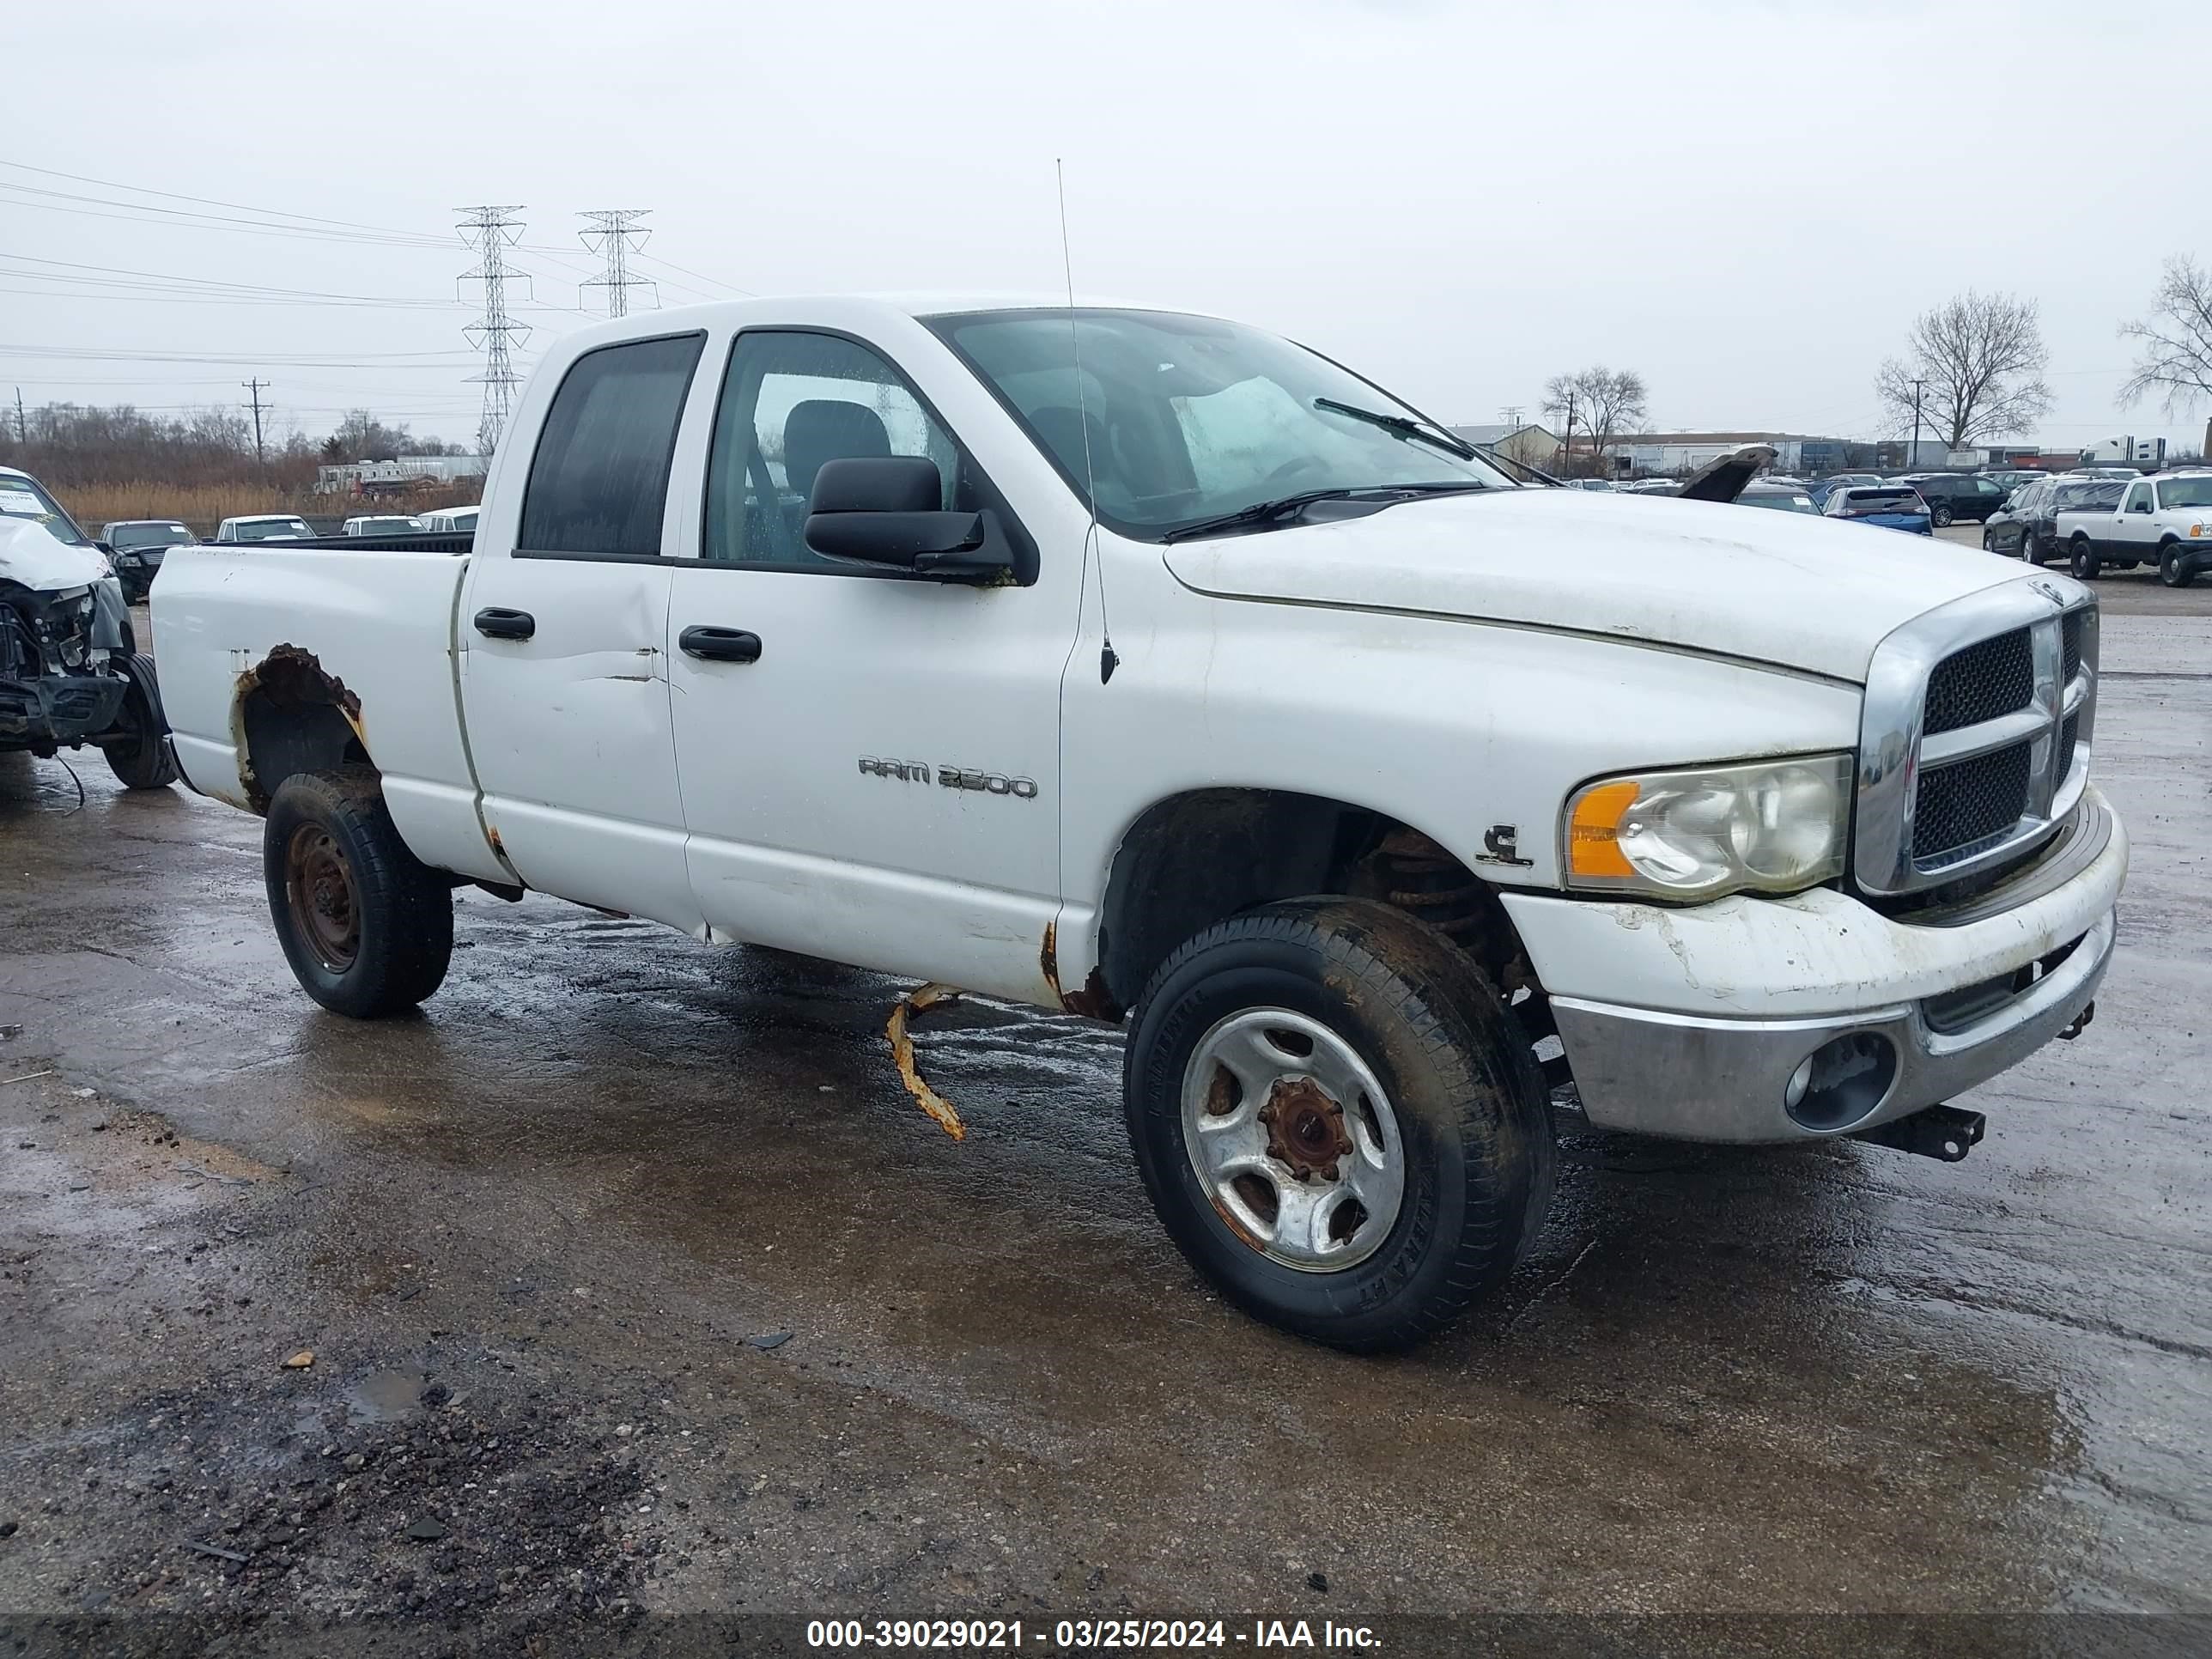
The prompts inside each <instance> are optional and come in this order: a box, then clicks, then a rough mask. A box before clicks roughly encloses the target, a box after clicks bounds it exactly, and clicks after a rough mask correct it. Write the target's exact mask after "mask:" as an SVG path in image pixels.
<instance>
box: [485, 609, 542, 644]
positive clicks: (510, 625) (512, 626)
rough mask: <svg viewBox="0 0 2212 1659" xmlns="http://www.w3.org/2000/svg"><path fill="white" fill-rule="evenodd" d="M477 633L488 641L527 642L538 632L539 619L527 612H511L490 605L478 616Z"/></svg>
mask: <svg viewBox="0 0 2212 1659" xmlns="http://www.w3.org/2000/svg"><path fill="white" fill-rule="evenodd" d="M476 623H477V633H479V634H481V635H483V636H484V637H485V638H486V639H488V640H526V639H528V638H529V637H530V636H531V635H533V634H535V633H536V632H537V631H538V618H537V617H533V616H532V615H531V614H530V613H529V612H528V611H509V610H507V609H506V608H505V607H503V606H501V605H486V606H485V607H484V608H483V610H481V611H477V615H476Z"/></svg>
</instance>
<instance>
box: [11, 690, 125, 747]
mask: <svg viewBox="0 0 2212 1659" xmlns="http://www.w3.org/2000/svg"><path fill="white" fill-rule="evenodd" d="M128 689H129V683H128V682H127V681H125V679H123V678H121V677H120V676H119V675H114V674H56V675H46V676H43V677H41V678H38V679H34V680H10V679H0V741H4V742H6V743H8V744H9V745H10V746H11V747H17V748H21V747H24V746H33V747H39V748H45V747H46V746H48V745H52V746H55V747H59V748H67V747H70V746H73V745H75V744H81V743H82V742H84V741H85V740H86V739H87V738H91V737H93V736H94V735H95V734H97V733H99V732H105V731H106V730H107V729H108V728H109V727H111V726H113V725H114V724H115V717H116V714H118V712H119V711H120V710H121V708H122V707H123V694H124V693H125V690H128Z"/></svg>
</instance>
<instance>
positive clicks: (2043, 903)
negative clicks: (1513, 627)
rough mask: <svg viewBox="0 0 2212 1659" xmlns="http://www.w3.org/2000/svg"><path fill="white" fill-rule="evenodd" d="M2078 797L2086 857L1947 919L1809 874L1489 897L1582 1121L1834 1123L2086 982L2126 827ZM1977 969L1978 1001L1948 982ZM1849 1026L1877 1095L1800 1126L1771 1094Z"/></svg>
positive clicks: (2099, 975) (2015, 1027) (1922, 1099)
mask: <svg viewBox="0 0 2212 1659" xmlns="http://www.w3.org/2000/svg"><path fill="white" fill-rule="evenodd" d="M2085 810H2087V811H2091V812H2094V813H2099V814H2102V815H2103V816H2104V819H2105V823H2104V825H2103V826H2101V827H2102V828H2103V829H2106V831H2107V833H2106V835H2105V836H2104V839H2103V840H2102V842H2101V843H2100V850H2099V851H2097V852H2096V854H2095V855H2094V857H2093V859H2092V860H2090V861H2088V862H2087V864H2086V866H2083V867H2081V868H2080V869H2078V870H2077V871H2075V872H2074V873H2072V874H2071V875H2070V876H2069V878H2067V879H2066V880H2065V881H2064V882H2063V884H2060V885H2058V886H2057V887H2055V888H2052V889H2051V890H2046V891H2041V892H2038V893H2036V894H2035V896H2033V897H2030V898H2027V899H2026V900H2024V902H2021V903H2019V904H2017V905H2015V906H2014V907H2013V908H2007V909H2001V910H1996V911H1994V912H1993V913H1992V912H1990V911H1988V910H1986V909H1985V908H1984V909H1982V910H1978V912H1977V913H1976V914H1975V915H1972V918H1971V919H1969V920H1965V921H1957V922H1955V923H1954V924H1952V925H1935V926H1930V925H1927V924H1925V923H1922V924H1913V923H1907V922H1904V921H1897V920H1894V919H1893V918H1890V917H1888V916H1885V915H1882V914H1881V913H1880V912H1878V911H1875V910H1874V909H1873V908H1869V906H1867V905H1865V904H1863V903H1861V902H1859V901H1857V900H1856V899H1853V898H1850V897H1849V896H1846V895H1844V894H1842V893H1838V892H1833V891H1830V890H1825V889H1824V890H1818V891H1816V892H1813V893H1804V894H1799V895H1797V896H1796V897H1794V898H1790V899H1782V900H1761V899H1751V898H1741V897H1739V898H1735V899H1723V900H1721V901H1719V902H1717V903H1713V904H1708V905H1703V906H1699V907H1696V908H1687V909H1676V910H1669V909H1665V908H1661V907H1658V906H1656V905H1610V904H1600V903H1592V902H1587V901H1577V900H1571V899H1563V898H1555V897H1540V896H1534V895H1526V896H1523V895H1509V896H1506V898H1505V903H1506V908H1507V909H1508V910H1509V912H1510V914H1511V915H1512V916H1513V919H1514V922H1515V925H1516V927H1519V928H1520V930H1521V935H1522V941H1523V943H1524V944H1525V945H1527V946H1528V953H1529V957H1530V961H1531V963H1532V964H1533V965H1534V967H1535V969H1536V973H1537V977H1538V978H1539V979H1540V980H1541V981H1542V982H1543V984H1544V986H1545V987H1546V989H1547V990H1548V991H1550V992H1551V993H1552V1006H1553V1012H1554V1013H1555V1014H1556V1016H1557V1018H1558V1021H1559V1039H1560V1042H1562V1044H1563V1045H1564V1046H1565V1049H1566V1055H1567V1060H1568V1062H1569V1064H1570V1066H1571V1067H1572V1069H1573V1072H1574V1076H1575V1082H1576V1085H1577V1089H1578V1091H1579V1092H1580V1093H1581V1096H1582V1102H1583V1111H1584V1112H1585V1113H1586V1114H1587V1115H1589V1121H1591V1123H1592V1124H1594V1125H1595V1126H1597V1127H1601V1128H1607V1129H1620V1130H1626V1131H1630V1132H1633V1133H1642V1134H1652V1135H1663V1136H1668V1137H1672V1138H1674V1139H1686V1140H1705V1141H1787V1140H1803V1139H1819V1138H1823V1137H1826V1136H1830V1135H1836V1134H1846V1133H1851V1132H1853V1131H1855V1130H1859V1129H1864V1128H1869V1127H1873V1126H1874V1125H1875V1124H1878V1123H1884V1122H1887V1121H1891V1120H1893V1119H1895V1118H1899V1117H1903V1116H1905V1115H1908V1114H1910V1113H1912V1112H1916V1111H1918V1110H1920V1109H1922V1108H1923V1107H1926V1106H1932V1105H1935V1104H1936V1103H1938V1102H1941V1101H1943V1100H1946V1099H1948V1098H1950V1097H1953V1096H1954V1095H1957V1094H1959V1093H1960V1092H1961V1091H1965V1090H1967V1089H1971V1088H1972V1087H1974V1086H1975V1085H1978V1084H1980V1083H1984V1082H1986V1081H1987V1080H1988V1079H1990V1078H1992V1077H1995V1076H1996V1074H1997V1073H2000V1072H2002V1071H2004V1070H2006V1069H2007V1068H2008V1067H2010V1066H2015V1065H2017V1064H2018V1063H2019V1062H2020V1061H2021V1060H2024V1059H2026V1058H2027V1056H2028V1055H2029V1054H2033V1052H2034V1051H2035V1050H2036V1049H2038V1048H2041V1047H2042V1046H2043V1045H2044V1044H2045V1043H2046V1042H2050V1041H2051V1039H2052V1038H2053V1037H2055V1036H2057V1035H2058V1034H2059V1032H2061V1031H2062V1030H2065V1029H2066V1028H2067V1027H2068V1026H2069V1025H2070V1024H2073V1023H2074V1022H2075V1019H2076V1018H2078V1017H2079V1016H2080V1015H2081V1012H2082V1010H2083V1009H2085V1008H2086V1007H2087V1006H2088V1005H2089V1003H2090V1002H2091V1000H2093V998H2094V997H2095V996H2096V994H2097V987H2098V986H2099V985H2100V983H2101V982H2102V981H2103V979H2104V975H2105V969H2106V965H2107V963H2109V962H2110V960H2111V957H2112V942H2113V938H2114V933H2115V911H2114V906H2115V903H2116V901H2117V900H2118V895H2119V890H2120V886H2121V884H2122V882H2123V881H2124V878H2125V876H2126V871H2127V840H2126V836H2125V835H2124V833H2123V832H2122V830H2121V829H2120V825H2119V822H2118V817H2117V816H2115V815H2113V814H2112V809H2111V808H2110V807H2109V806H2108V805H2106V803H2105V801H2104V799H2103V798H2102V797H2101V796H2100V795H2098V794H2097V793H2095V792H2094V791H2093V790H2092V791H2090V792H2089V793H2088V794H2087V797H2086V798H2085ZM2023 885H2026V884H2023ZM2061 952H2064V953H2065V954H2064V956H2063V960H2056V958H2057V957H2059V955H2060V953H2061ZM2038 963H2044V964H2048V966H2047V968H2046V969H2045V971H2043V972H2042V974H2041V976H2040V977H2038V978H2035V979H2034V980H2033V983H2031V984H2028V985H2027V986H2026V987H2024V988H2019V989H2013V990H2006V989H2004V988H2002V982H2003V981H2005V980H2006V978H2007V976H2008V975H2020V971H2021V969H2028V968H2030V967H2032V966H2033V965H2034V964H2038ZM2021 976H2022V977H2025V975H2021ZM1992 981H1996V982H1998V983H1999V987H2000V988H1999V989H1998V991H1997V992H1996V993H1995V994H1991V995H1990V997H1989V998H1988V1000H1986V1001H1984V1002H1975V1001H1974V1000H1972V998H1971V997H1969V996H1967V994H1968V993H1969V992H1970V990H1971V989H1972V987H1987V986H1989V985H1990V983H1991V982H1992ZM1962 1005H1963V1006H1962ZM1860 1034H1865V1035H1867V1036H1870V1037H1873V1038H1876V1039H1879V1040H1880V1042H1883V1043H1887V1045H1888V1047H1889V1048H1890V1050H1891V1052H1892V1054H1893V1056H1894V1070H1893V1074H1892V1075H1891V1076H1890V1077H1889V1078H1888V1079H1887V1083H1886V1084H1885V1085H1883V1086H1882V1087H1881V1091H1880V1092H1879V1094H1878V1096H1877V1095H1869V1097H1868V1098H1867V1101H1866V1103H1865V1104H1864V1109H1863V1110H1858V1109H1856V1108H1855V1109H1854V1115H1850V1116H1848V1117H1845V1118H1841V1119H1836V1118H1830V1119H1828V1120H1827V1121H1821V1122H1820V1124H1819V1126H1818V1127H1808V1125H1807V1124H1805V1123H1802V1122H1800V1121H1797V1119H1796V1118H1795V1117H1793V1116H1792V1115H1790V1111H1789V1110H1788V1109H1787V1108H1786V1106H1785V1091H1787V1089H1788V1086H1789V1084H1790V1076H1791V1073H1794V1072H1795V1071H1796V1069H1797V1068H1798V1066H1800V1065H1801V1064H1802V1063H1803V1062H1804V1061H1805V1060H1808V1058H1811V1057H1812V1056H1813V1055H1814V1053H1815V1051H1816V1050H1820V1049H1821V1048H1823V1047H1824V1046H1825V1045H1827V1044H1829V1043H1831V1042H1835V1041H1836V1040H1837V1039H1838V1038H1844V1037H1853V1036H1858V1035H1860Z"/></svg>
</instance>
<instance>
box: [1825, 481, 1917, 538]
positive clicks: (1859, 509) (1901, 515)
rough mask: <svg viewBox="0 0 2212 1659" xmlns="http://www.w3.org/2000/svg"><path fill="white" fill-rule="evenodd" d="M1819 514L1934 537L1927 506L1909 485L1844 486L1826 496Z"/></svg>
mask: <svg viewBox="0 0 2212 1659" xmlns="http://www.w3.org/2000/svg"><path fill="white" fill-rule="evenodd" d="M1820 511H1821V512H1822V513H1826V515H1827V516H1828V517H1829V518H1831V519H1849V520H1853V521H1855V522H1857V523H1859V524H1871V525H1879V526H1881V528H1883V529H1884V530H1905V531H1910V532H1911V533H1912V534H1914V535H1916V536H1932V535H1934V534H1935V533H1936V532H1935V528H1934V524H1933V520H1934V515H1933V514H1932V513H1929V510H1928V503H1927V502H1926V501H1923V500H1921V499H1920V492H1919V491H1918V490H1917V489H1914V488H1913V487H1912V486H1911V484H1909V483H1884V484H1845V485H1844V486H1843V487H1842V488H1841V489H1832V490H1830V491H1829V492H1828V499H1827V500H1826V501H1825V502H1824V503H1823V504H1822V505H1821V507H1820Z"/></svg>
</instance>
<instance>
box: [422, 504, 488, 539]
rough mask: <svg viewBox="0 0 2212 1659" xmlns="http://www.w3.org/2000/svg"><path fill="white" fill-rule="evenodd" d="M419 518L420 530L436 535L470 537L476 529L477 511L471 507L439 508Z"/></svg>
mask: <svg viewBox="0 0 2212 1659" xmlns="http://www.w3.org/2000/svg"><path fill="white" fill-rule="evenodd" d="M421 517H422V528H423V529H424V530H426V531H429V532H433V533H434V534H437V535H447V536H450V535H472V534H474V533H475V531H476V527H477V509H476V508H475V507H441V508H440V509H439V510H438V511H437V512H435V513H422V515H421Z"/></svg>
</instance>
